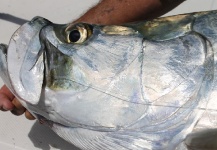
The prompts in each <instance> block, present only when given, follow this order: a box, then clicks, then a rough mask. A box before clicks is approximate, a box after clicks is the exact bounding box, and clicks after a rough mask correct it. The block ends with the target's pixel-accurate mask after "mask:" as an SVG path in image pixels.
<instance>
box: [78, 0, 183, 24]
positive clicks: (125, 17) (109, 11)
mask: <svg viewBox="0 0 217 150" xmlns="http://www.w3.org/2000/svg"><path fill="white" fill-rule="evenodd" d="M183 1H184V0H172V1H171V0H102V1H101V2H100V3H99V4H97V5H96V6H95V7H93V8H91V9H90V10H89V11H87V12H86V13H85V14H84V15H83V16H82V17H80V18H79V19H78V20H76V21H75V22H87V23H94V24H107V25H108V24H122V23H126V22H133V21H138V20H144V19H150V18H155V17H159V16H161V15H163V14H164V13H166V12H168V11H170V10H171V9H173V8H175V7H176V6H177V5H179V4H180V3H182V2H183Z"/></svg>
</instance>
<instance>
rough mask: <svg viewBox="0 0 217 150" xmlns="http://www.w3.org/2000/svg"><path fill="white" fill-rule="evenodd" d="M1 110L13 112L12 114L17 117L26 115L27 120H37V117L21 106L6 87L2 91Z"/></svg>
mask: <svg viewBox="0 0 217 150" xmlns="http://www.w3.org/2000/svg"><path fill="white" fill-rule="evenodd" d="M0 110H2V111H11V113H13V114H14V115H17V116H19V115H22V114H23V113H25V116H26V118H27V119H29V120H34V119H35V117H34V116H33V115H32V114H31V113H30V112H29V111H28V110H26V108H24V107H23V106H22V105H21V103H20V102H19V101H18V100H17V98H16V97H15V96H14V95H13V94H12V93H11V91H10V90H9V89H8V88H7V87H6V86H5V85H4V86H3V87H2V88H1V89H0Z"/></svg>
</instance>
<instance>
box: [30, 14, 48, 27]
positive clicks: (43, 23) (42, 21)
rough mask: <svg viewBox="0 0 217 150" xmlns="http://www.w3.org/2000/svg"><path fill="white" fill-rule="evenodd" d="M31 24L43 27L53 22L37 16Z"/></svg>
mask: <svg viewBox="0 0 217 150" xmlns="http://www.w3.org/2000/svg"><path fill="white" fill-rule="evenodd" d="M29 23H30V24H36V23H39V24H41V25H47V24H50V23H51V22H50V21H49V20H47V19H45V18H43V17H40V16H36V17H34V18H33V19H32V20H31V21H30V22H29Z"/></svg>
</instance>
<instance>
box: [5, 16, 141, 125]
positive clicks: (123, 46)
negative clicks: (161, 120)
mask: <svg viewBox="0 0 217 150" xmlns="http://www.w3.org/2000/svg"><path fill="white" fill-rule="evenodd" d="M141 48H142V40H141V35H140V34H139V33H138V32H136V31H135V30H133V29H132V28H129V27H126V26H98V25H91V24H87V23H77V24H66V25H58V24H53V23H51V22H50V21H47V20H46V19H43V18H35V19H33V20H32V21H30V22H28V23H26V24H24V25H23V26H21V27H20V28H19V29H18V30H17V31H16V32H15V33H14V35H13V36H12V39H11V41H10V44H9V48H8V52H7V53H8V54H7V64H8V76H9V81H10V84H11V86H10V87H11V89H12V91H13V93H14V94H15V95H16V96H17V97H18V98H19V99H20V100H21V102H22V104H23V105H24V106H25V107H26V108H27V109H28V110H30V111H31V112H32V113H33V114H34V115H36V117H37V116H43V117H44V118H46V119H47V120H52V121H54V122H58V123H61V124H64V125H67V126H75V125H76V126H80V125H82V126H88V127H89V126H97V127H98V126H105V127H108V128H110V127H112V128H116V127H118V126H122V125H125V124H129V123H130V122H132V120H133V121H135V120H136V119H138V118H139V117H140V115H141V114H139V113H138V115H134V116H136V117H132V119H128V120H126V119H125V117H126V116H124V115H123V114H125V113H126V114H128V115H129V116H133V115H132V114H133V111H129V110H128V107H129V105H131V103H129V102H128V101H129V100H128V98H129V97H130V96H127V99H126V100H125V98H123V97H121V96H118V95H117V94H113V92H112V91H111V89H113V87H114V86H116V85H115V84H118V82H117V81H120V78H119V77H118V76H119V74H121V73H122V72H123V71H124V70H126V69H127V72H130V71H129V69H128V68H129V65H130V64H131V63H132V62H134V61H135V60H136V61H135V62H136V63H139V59H138V56H139V55H140V53H141ZM138 72H139V69H138ZM121 76H122V77H123V80H128V79H127V77H126V76H128V75H127V73H122V75H121ZM117 77H118V78H117ZM132 80H133V79H132ZM135 80H136V83H138V82H139V81H137V80H139V76H138V77H135ZM121 82H122V83H125V82H124V81H121ZM129 82H133V81H129ZM117 86H119V85H117ZM126 87H127V85H126ZM128 90H129V91H130V88H129V89H128ZM130 92H131V91H130ZM122 99H123V100H122ZM116 100H118V103H120V104H115V101H116ZM125 101H126V102H125ZM128 103H129V104H128ZM122 104H123V105H122ZM132 105H133V104H132ZM123 108H124V110H123ZM135 109H136V107H135ZM137 109H138V108H137ZM111 111H113V113H114V114H113V115H111ZM114 116H116V117H114ZM126 122H127V123H126Z"/></svg>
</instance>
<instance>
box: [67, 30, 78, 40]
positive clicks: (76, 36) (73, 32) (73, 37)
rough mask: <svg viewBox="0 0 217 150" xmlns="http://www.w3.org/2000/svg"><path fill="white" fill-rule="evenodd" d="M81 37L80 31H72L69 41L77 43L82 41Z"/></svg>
mask: <svg viewBox="0 0 217 150" xmlns="http://www.w3.org/2000/svg"><path fill="white" fill-rule="evenodd" d="M80 37H81V35H80V32H79V31H78V30H72V31H71V32H70V34H69V40H70V41H71V42H77V41H78V40H79V39H80Z"/></svg>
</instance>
